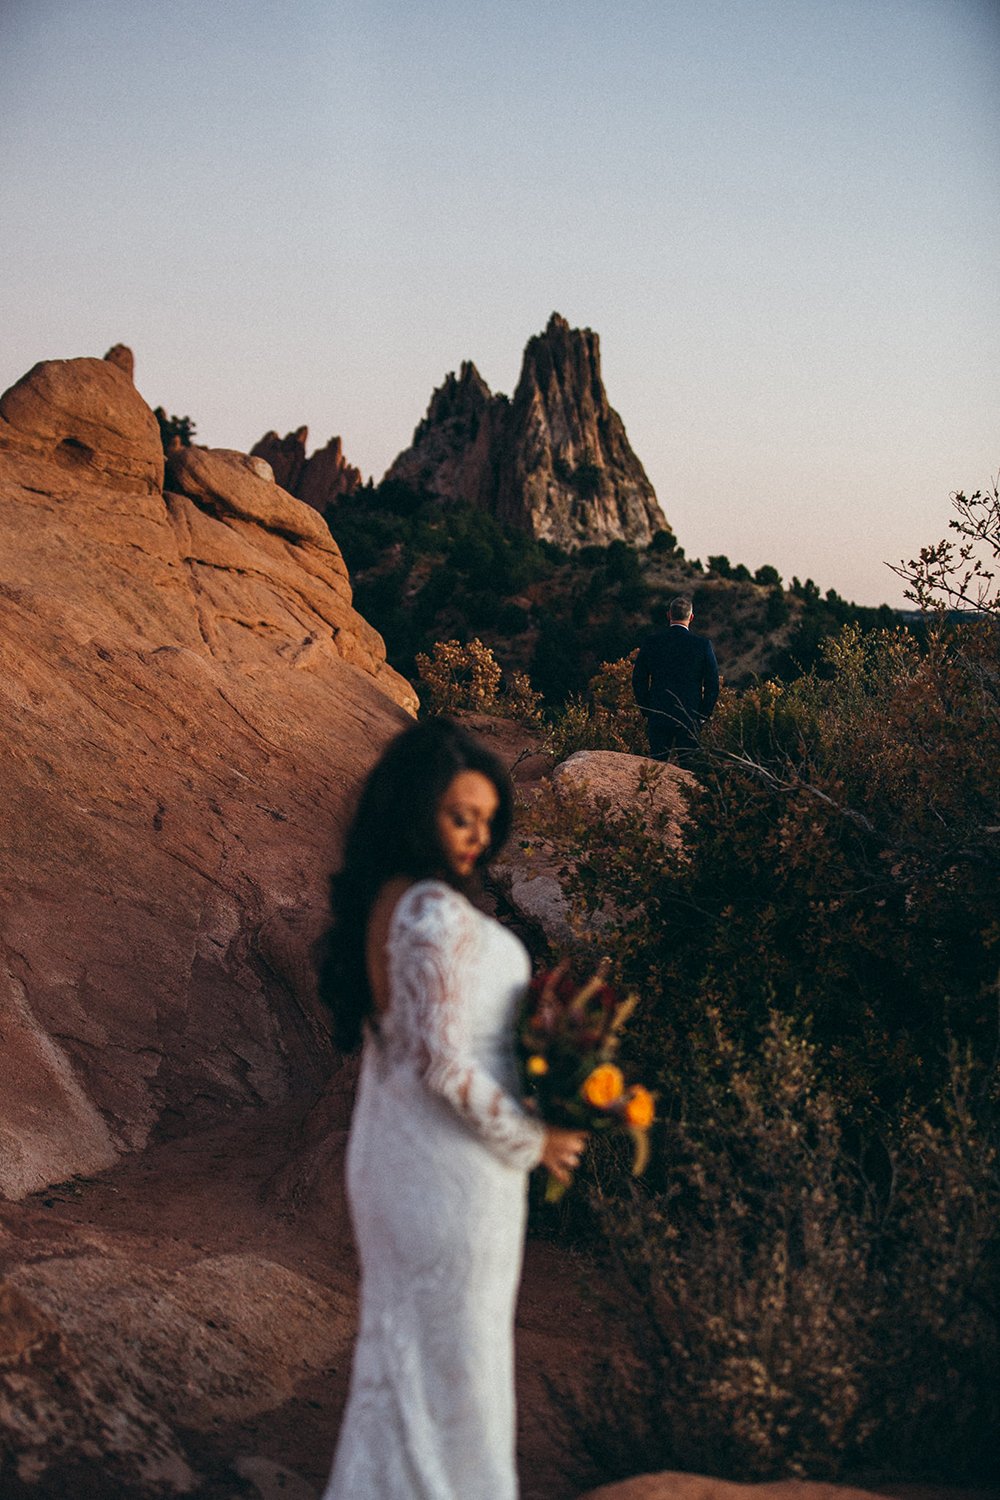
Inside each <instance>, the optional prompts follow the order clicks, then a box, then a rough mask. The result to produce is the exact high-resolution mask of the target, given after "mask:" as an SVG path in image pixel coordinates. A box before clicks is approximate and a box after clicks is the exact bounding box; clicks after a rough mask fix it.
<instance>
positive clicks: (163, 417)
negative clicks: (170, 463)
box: [153, 406, 195, 453]
mask: <svg viewBox="0 0 1000 1500" xmlns="http://www.w3.org/2000/svg"><path fill="white" fill-rule="evenodd" d="M153 416H154V417H155V418H156V420H157V422H158V423H159V427H160V442H161V443H162V444H163V451H164V453H166V452H167V451H168V450H169V448H170V445H171V443H172V442H173V439H174V438H179V439H180V443H181V447H182V448H190V446H191V444H192V443H193V442H194V432H195V424H194V422H193V421H192V419H191V418H190V417H168V416H167V413H166V411H165V410H164V408H163V407H162V406H158V407H157V408H156V410H155V411H154V412H153Z"/></svg>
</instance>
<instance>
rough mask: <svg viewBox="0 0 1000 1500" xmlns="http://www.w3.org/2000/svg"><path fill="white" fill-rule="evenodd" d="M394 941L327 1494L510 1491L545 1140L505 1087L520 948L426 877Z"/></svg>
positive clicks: (366, 1133)
mask: <svg viewBox="0 0 1000 1500" xmlns="http://www.w3.org/2000/svg"><path fill="white" fill-rule="evenodd" d="M387 952H388V965H389V1005H388V1009H387V1012H386V1014H385V1015H384V1016H383V1018H382V1020H381V1022H380V1026H379V1033H378V1035H377V1036H376V1035H374V1034H371V1035H369V1037H368V1038H367V1040H366V1042H365V1050H364V1058H363V1062H362V1067H361V1079H360V1084H359V1088H358V1096H357V1100H356V1103H355V1107H354V1117H353V1120H352V1123H351V1136H350V1144H349V1147H348V1153H347V1185H348V1196H349V1200H350V1204H351V1215H352V1222H353V1227H354V1234H355V1238H356V1241H357V1245H358V1251H359V1255H360V1258H361V1322H360V1329H359V1333H358V1340H357V1344H356V1346H355V1351H354V1365H353V1368H352V1372H351V1389H350V1395H349V1397H348V1402H347V1408H346V1411H345V1413H344V1421H343V1426H342V1428H341V1433H340V1439H339V1443H338V1446H337V1453H336V1457H335V1460H334V1465H333V1473H332V1475H331V1477H330V1482H329V1485H328V1487H327V1490H326V1492H325V1495H324V1500H514V1497H515V1496H516V1495H517V1478H516V1471H515V1462H514V1370H513V1333H514V1328H513V1320H514V1299H515V1295H516V1291H517V1284H518V1281H519V1279H520V1272H521V1257H522V1251H523V1244H524V1220H525V1208H526V1185H527V1173H528V1171H529V1170H530V1169H531V1168H532V1167H533V1166H535V1165H536V1164H537V1163H538V1161H539V1159H540V1157H541V1152H542V1138H543V1133H544V1132H543V1128H542V1126H541V1125H540V1124H539V1122H538V1121H537V1120H534V1119H532V1118H531V1117H530V1116H528V1115H526V1114H525V1113H524V1111H523V1110H522V1108H521V1106H520V1105H519V1104H518V1102H517V1100H516V1098H515V1097H514V1090H515V1086H516V1085H515V1075H514V1065H513V1051H512V1045H511V1042H512V1023H513V1020H514V1015H515V1011H516V1009H517V1006H518V1003H519V1001H520V999H521V997H522V995H523V994H524V989H525V986H526V984H527V981H528V975H529V966H528V956H527V953H526V952H525V950H524V948H523V946H522V945H521V943H520V942H519V941H518V940H517V938H516V937H514V935H513V934H512V933H510V932H508V931H507V930H506V929H505V928H503V927H501V926H500V924H499V923H498V922H495V921H494V920H493V919H492V918H490V917H487V916H484V915H483V913H482V912H479V911H477V910H476V909H475V907H473V906H472V905H470V903H469V902H468V901H466V899H465V898H464V897H463V896H461V895H459V893H458V892H457V891H455V890H453V889H452V888H451V887H450V886H448V885H446V884H444V883H443V882H441V881H434V880H424V881H420V882H418V883H417V884H416V885H413V886H411V887H410V888H409V890H407V891H406V892H405V893H404V895H403V896H402V897H401V899H400V901H399V903H398V904H397V906H396V909H395V911H394V912H393V914H392V920H391V923H390V928H389V938H388V943H387Z"/></svg>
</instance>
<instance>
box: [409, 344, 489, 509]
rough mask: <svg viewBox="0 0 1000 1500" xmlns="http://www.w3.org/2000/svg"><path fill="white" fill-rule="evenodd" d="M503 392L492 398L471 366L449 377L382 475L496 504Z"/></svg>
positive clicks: (450, 496) (445, 495)
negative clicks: (410, 440) (403, 448)
mask: <svg viewBox="0 0 1000 1500" xmlns="http://www.w3.org/2000/svg"><path fill="white" fill-rule="evenodd" d="M508 410H509V402H508V401H507V398H506V396H493V395H491V394H490V388H489V386H488V385H487V384H486V381H485V380H484V379H483V377H482V376H481V375H480V373H479V371H478V370H477V369H476V367H475V365H474V364H472V363H471V362H470V361H466V362H465V363H464V364H463V365H462V367H461V371H460V373H459V375H458V376H455V375H454V374H451V375H447V376H446V377H445V380H444V384H443V385H440V386H439V387H438V388H437V390H436V391H435V392H434V394H433V395H432V396H431V402H430V406H429V407H428V408H427V415H426V417H425V418H424V419H423V421H422V422H421V423H420V425H419V426H418V428H417V430H416V432H415V433H414V434H413V445H412V447H410V448H408V449H407V450H406V452H405V453H401V454H400V455H399V457H398V458H397V459H396V461H395V463H394V464H393V465H392V467H391V468H390V469H389V471H388V473H387V474H386V476H385V477H386V479H391V480H398V481H400V482H401V483H403V484H408V485H410V487H411V488H412V489H415V490H420V491H423V492H426V493H427V494H432V495H436V496H438V497H439V498H440V499H442V500H471V501H472V502H473V504H476V505H482V506H484V507H485V508H486V509H487V510H494V509H495V508H496V497H497V463H498V461H499V456H500V453H501V452H502V451H503V446H504V436H505V419H506V416H507V413H508Z"/></svg>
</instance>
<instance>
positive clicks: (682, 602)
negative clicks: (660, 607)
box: [670, 594, 694, 620]
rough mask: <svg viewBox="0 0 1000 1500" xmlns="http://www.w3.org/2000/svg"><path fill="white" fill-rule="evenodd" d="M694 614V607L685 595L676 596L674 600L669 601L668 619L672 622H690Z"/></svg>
mask: <svg viewBox="0 0 1000 1500" xmlns="http://www.w3.org/2000/svg"><path fill="white" fill-rule="evenodd" d="M693 614H694V605H693V604H692V603H691V600H690V599H689V598H688V597H687V595H686V594H678V595H677V598H676V599H671V601H670V618H671V619H672V620H690V618H691V616H692V615H693Z"/></svg>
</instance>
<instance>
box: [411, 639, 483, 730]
mask: <svg viewBox="0 0 1000 1500" xmlns="http://www.w3.org/2000/svg"><path fill="white" fill-rule="evenodd" d="M416 660H417V675H418V676H419V678H420V681H421V683H422V684H423V686H424V689H425V692H426V697H427V703H428V706H429V708H430V709H431V710H432V712H433V713H436V714H443V713H455V712H456V711H458V710H459V709H468V710H470V711H472V712H474V713H483V714H492V713H497V712H498V711H499V708H500V700H499V696H498V689H499V687H500V678H501V676H502V673H501V669H500V666H499V663H498V662H497V660H496V658H495V657H494V655H493V652H492V651H491V650H490V648H489V647H488V646H484V645H483V643H482V641H481V640H479V639H478V638H476V639H475V640H471V641H469V643H468V645H465V646H463V645H462V644H461V642H459V641H437V642H436V643H435V645H434V649H433V651H432V652H431V654H430V656H427V655H426V654H425V653H424V652H422V651H421V652H419V653H418V654H417V659H416Z"/></svg>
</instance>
